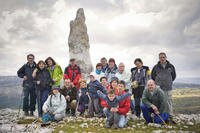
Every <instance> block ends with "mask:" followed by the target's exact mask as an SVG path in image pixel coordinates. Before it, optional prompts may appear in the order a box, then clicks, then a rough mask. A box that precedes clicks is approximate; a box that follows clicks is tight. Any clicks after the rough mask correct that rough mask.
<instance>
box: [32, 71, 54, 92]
mask: <svg viewBox="0 0 200 133" xmlns="http://www.w3.org/2000/svg"><path fill="white" fill-rule="evenodd" d="M34 80H35V84H36V89H37V90H50V83H51V82H52V79H51V76H50V73H49V71H48V70H47V69H46V68H44V69H43V70H40V69H39V68H38V71H37V73H36V77H35V79H34ZM37 81H40V84H39V85H38V84H37V83H36V82H37Z"/></svg>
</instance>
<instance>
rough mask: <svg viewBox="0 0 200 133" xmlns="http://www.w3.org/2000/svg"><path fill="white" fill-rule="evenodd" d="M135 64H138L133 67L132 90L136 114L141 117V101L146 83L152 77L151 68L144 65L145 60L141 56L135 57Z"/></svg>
mask: <svg viewBox="0 0 200 133" xmlns="http://www.w3.org/2000/svg"><path fill="white" fill-rule="evenodd" d="M134 64H135V65H136V67H134V68H132V69H131V78H132V84H133V85H132V92H133V94H134V100H135V111H136V116H137V117H138V118H140V114H141V108H140V103H141V102H140V101H141V98H142V94H143V91H144V88H145V86H146V83H147V81H148V80H149V79H150V78H151V76H150V75H151V72H150V70H149V67H147V66H143V62H142V60H141V59H140V58H137V59H135V61H134Z"/></svg>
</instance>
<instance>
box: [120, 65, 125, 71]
mask: <svg viewBox="0 0 200 133" xmlns="http://www.w3.org/2000/svg"><path fill="white" fill-rule="evenodd" d="M124 68H125V66H124V65H122V64H121V65H119V71H120V72H123V71H124Z"/></svg>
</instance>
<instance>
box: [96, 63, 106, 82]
mask: <svg viewBox="0 0 200 133" xmlns="http://www.w3.org/2000/svg"><path fill="white" fill-rule="evenodd" d="M104 76H105V74H104V73H103V72H102V64H101V63H97V65H96V70H95V73H94V77H95V79H96V80H98V81H99V82H100V78H101V77H104Z"/></svg>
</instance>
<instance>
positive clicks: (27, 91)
mask: <svg viewBox="0 0 200 133" xmlns="http://www.w3.org/2000/svg"><path fill="white" fill-rule="evenodd" d="M34 59H35V56H34V55H33V54H29V55H27V60H28V62H27V63H26V64H24V65H23V66H22V67H21V68H20V69H19V70H18V71H17V75H18V77H19V78H23V79H24V80H23V93H24V99H23V111H24V114H25V115H26V116H28V115H29V111H30V115H31V116H33V115H34V111H35V104H36V96H35V88H34V82H33V77H32V73H33V71H34V69H35V68H36V63H35V62H34ZM29 96H30V99H29Z"/></svg>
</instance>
